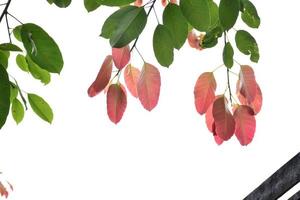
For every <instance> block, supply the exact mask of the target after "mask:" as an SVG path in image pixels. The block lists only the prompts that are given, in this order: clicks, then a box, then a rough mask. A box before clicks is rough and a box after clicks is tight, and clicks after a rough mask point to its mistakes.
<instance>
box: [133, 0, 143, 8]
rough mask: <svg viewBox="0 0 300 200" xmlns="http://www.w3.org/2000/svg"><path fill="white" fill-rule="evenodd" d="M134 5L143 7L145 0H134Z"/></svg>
mask: <svg viewBox="0 0 300 200" xmlns="http://www.w3.org/2000/svg"><path fill="white" fill-rule="evenodd" d="M134 5H135V6H137V7H141V6H142V5H143V0H136V1H135V2H134Z"/></svg>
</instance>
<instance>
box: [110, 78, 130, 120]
mask: <svg viewBox="0 0 300 200" xmlns="http://www.w3.org/2000/svg"><path fill="white" fill-rule="evenodd" d="M126 107H127V96H126V92H125V91H124V86H123V85H121V84H120V83H119V84H112V85H110V86H109V89H108V92H107V114H108V117H109V119H110V120H111V121H112V122H113V123H115V124H117V123H118V122H120V120H121V119H122V117H123V114H124V112H125V110H126Z"/></svg>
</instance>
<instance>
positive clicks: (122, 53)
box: [112, 45, 130, 69]
mask: <svg viewBox="0 0 300 200" xmlns="http://www.w3.org/2000/svg"><path fill="white" fill-rule="evenodd" d="M112 57H113V61H114V64H115V66H116V67H117V68H118V69H123V68H124V67H125V66H126V65H127V64H128V62H129V60H130V48H129V46H128V45H127V46H125V47H122V48H112Z"/></svg>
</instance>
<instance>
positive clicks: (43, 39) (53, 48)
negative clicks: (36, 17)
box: [21, 24, 64, 73]
mask: <svg viewBox="0 0 300 200" xmlns="http://www.w3.org/2000/svg"><path fill="white" fill-rule="evenodd" d="M21 37H22V41H23V44H24V47H25V49H26V51H27V54H28V55H29V57H30V58H31V59H32V60H33V61H34V62H35V63H36V64H37V65H39V66H40V67H41V68H43V69H45V70H47V71H48V72H52V73H60V72H61V70H62V68H63V65H64V62H63V57H62V55H61V52H60V50H59V47H58V46H57V44H56V43H55V41H54V40H53V39H52V37H50V36H49V35H48V33H46V32H45V31H44V30H43V29H42V28H41V27H39V26H37V25H35V24H24V25H23V26H22V29H21Z"/></svg>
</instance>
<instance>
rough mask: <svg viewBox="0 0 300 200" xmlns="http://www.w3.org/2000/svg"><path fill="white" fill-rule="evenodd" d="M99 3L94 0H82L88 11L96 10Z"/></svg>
mask: <svg viewBox="0 0 300 200" xmlns="http://www.w3.org/2000/svg"><path fill="white" fill-rule="evenodd" d="M100 5H101V4H100V3H97V2H96V0H84V7H85V9H86V10H87V11H88V12H92V11H94V10H96V9H97V8H98V7H99V6H100Z"/></svg>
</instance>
